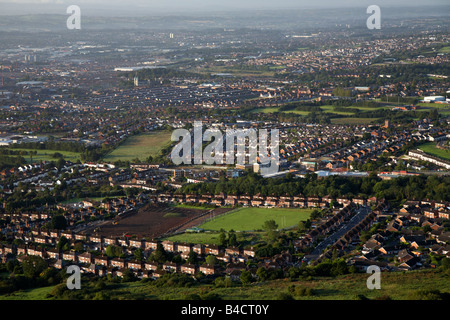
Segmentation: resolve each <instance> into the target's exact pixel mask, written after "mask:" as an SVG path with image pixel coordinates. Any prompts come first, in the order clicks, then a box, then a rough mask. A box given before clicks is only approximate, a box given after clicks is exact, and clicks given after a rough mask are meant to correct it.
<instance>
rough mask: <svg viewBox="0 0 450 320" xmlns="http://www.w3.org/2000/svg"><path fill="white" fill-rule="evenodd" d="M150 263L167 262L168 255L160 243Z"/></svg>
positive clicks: (149, 258) (150, 258) (151, 256)
mask: <svg viewBox="0 0 450 320" xmlns="http://www.w3.org/2000/svg"><path fill="white" fill-rule="evenodd" d="M148 260H149V261H154V262H159V263H163V262H166V261H167V253H166V250H164V247H163V245H162V244H161V243H159V242H158V244H157V245H156V250H155V251H154V252H152V254H151V255H150V256H149V257H148Z"/></svg>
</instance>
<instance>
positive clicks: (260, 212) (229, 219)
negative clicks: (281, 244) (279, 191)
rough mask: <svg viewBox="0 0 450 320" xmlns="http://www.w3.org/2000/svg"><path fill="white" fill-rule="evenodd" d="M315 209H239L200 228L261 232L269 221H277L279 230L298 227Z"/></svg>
mask: <svg viewBox="0 0 450 320" xmlns="http://www.w3.org/2000/svg"><path fill="white" fill-rule="evenodd" d="M312 211H313V209H282V208H254V207H249V208H239V209H237V210H235V211H232V212H230V213H227V214H224V215H221V216H219V217H217V218H215V219H213V220H211V221H208V222H206V223H204V224H202V225H200V226H199V228H202V229H205V230H216V231H218V230H220V229H224V230H225V231H229V230H231V229H233V230H235V231H250V230H261V229H262V225H263V224H264V222H265V221H267V220H275V222H276V223H277V224H278V228H288V227H292V226H295V225H297V224H298V223H299V222H300V221H301V220H303V221H305V220H306V219H308V218H309V216H310V214H311V212H312Z"/></svg>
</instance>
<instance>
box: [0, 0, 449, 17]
mask: <svg viewBox="0 0 450 320" xmlns="http://www.w3.org/2000/svg"><path fill="white" fill-rule="evenodd" d="M73 4H75V5H78V6H80V8H81V10H82V11H83V13H84V14H89V15H110V14H119V15H120V14H123V15H132V14H136V15H140V14H152V13H155V14H158V13H162V12H166V13H183V12H184V13H187V12H191V13H192V12H207V11H224V10H227V11H230V10H255V9H256V10H257V9H265V10H266V9H288V8H296V9H301V8H313V7H320V8H333V7H368V6H369V5H373V4H376V5H379V6H380V7H382V6H384V7H392V6H395V7H401V6H405V7H407V6H417V5H426V6H431V5H448V4H449V1H448V0H334V1H333V0H226V1H219V0H0V14H30V13H52V14H54V13H60V14H65V8H67V7H68V6H69V5H73ZM449 11H450V6H449Z"/></svg>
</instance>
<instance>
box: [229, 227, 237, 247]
mask: <svg viewBox="0 0 450 320" xmlns="http://www.w3.org/2000/svg"><path fill="white" fill-rule="evenodd" d="M228 245H229V246H230V247H234V246H236V245H237V238H236V232H235V231H234V230H233V229H231V230H230V231H228Z"/></svg>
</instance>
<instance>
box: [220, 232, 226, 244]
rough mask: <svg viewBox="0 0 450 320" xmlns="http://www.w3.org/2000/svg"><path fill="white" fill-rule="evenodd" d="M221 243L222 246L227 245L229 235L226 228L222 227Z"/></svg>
mask: <svg viewBox="0 0 450 320" xmlns="http://www.w3.org/2000/svg"><path fill="white" fill-rule="evenodd" d="M219 243H220V245H221V246H226V245H227V235H226V234H225V230H223V229H220V234H219Z"/></svg>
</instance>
